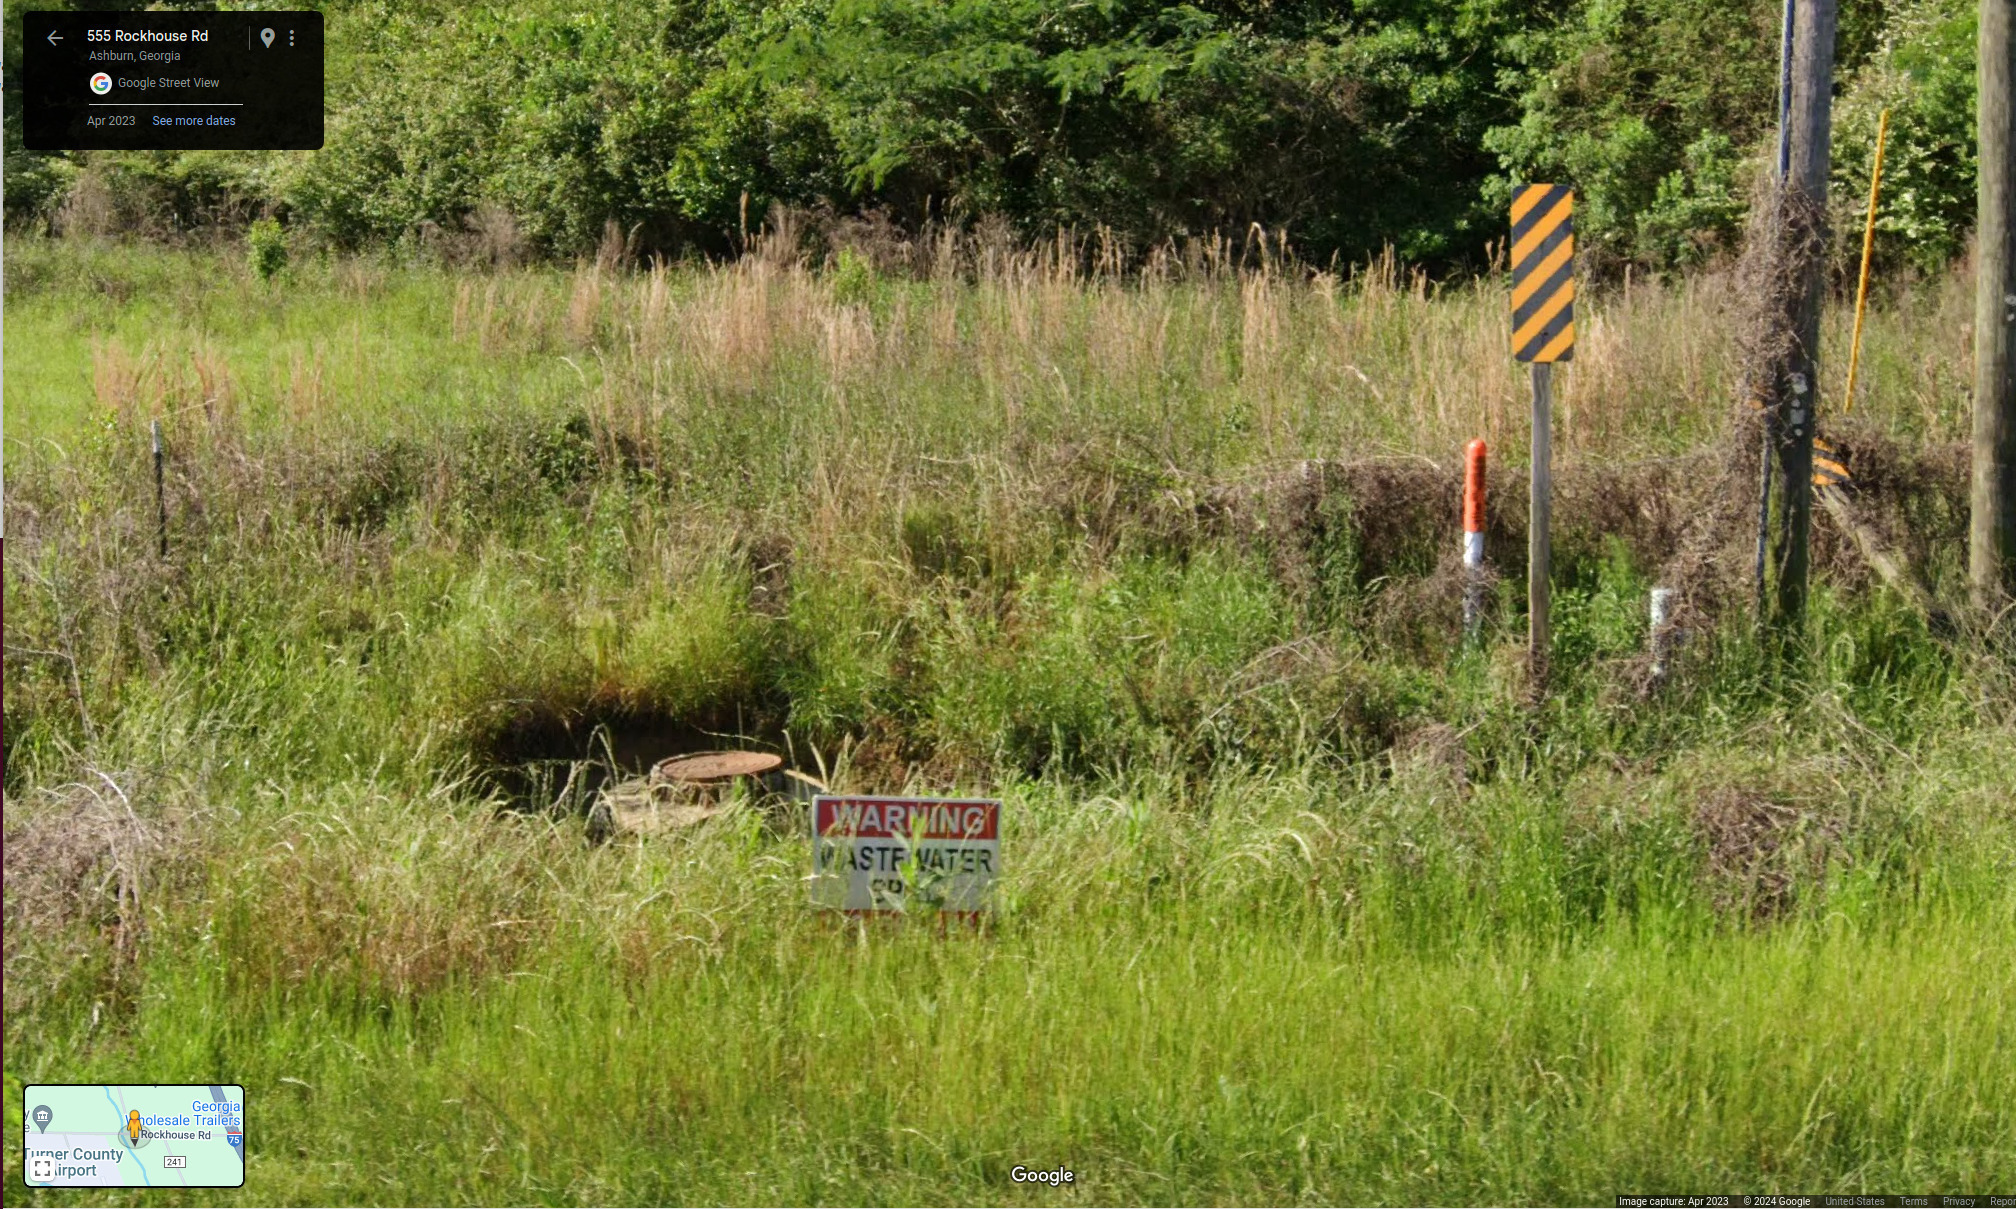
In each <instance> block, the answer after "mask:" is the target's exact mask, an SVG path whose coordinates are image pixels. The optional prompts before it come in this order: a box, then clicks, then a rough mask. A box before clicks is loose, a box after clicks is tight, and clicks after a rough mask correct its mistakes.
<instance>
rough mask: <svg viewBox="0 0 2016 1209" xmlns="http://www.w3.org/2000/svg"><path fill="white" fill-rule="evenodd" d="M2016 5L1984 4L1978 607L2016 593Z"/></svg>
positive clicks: (1971, 546) (1974, 570)
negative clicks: (2015, 33) (2012, 104)
mask: <svg viewBox="0 0 2016 1209" xmlns="http://www.w3.org/2000/svg"><path fill="white" fill-rule="evenodd" d="M2012 8H2016V0H1981V34H1980V39H1981V40H1980V47H1979V50H1980V63H1979V68H1980V74H1979V77H1978V78H1979V88H1980V96H1979V100H1978V102H1977V104H1978V105H1979V117H1980V127H1981V144H1980V184H1979V186H1978V194H1977V197H1978V204H1979V207H1980V210H1979V217H1978V219H1977V226H1976V227H1975V245H1974V491H1973V499H1972V511H1973V515H1972V518H1971V521H1970V525H1969V534H1968V543H1967V544H1968V570H1969V579H1970V580H1971V582H1972V586H1973V596H1974V603H1975V604H1976V605H1977V606H1979V607H1980V608H1982V609H1994V608H1997V607H1999V606H2000V605H2001V603H2002V601H2003V599H2004V598H2006V597H2009V596H2012V595H2016V356H2012V353H2016V350H2012V349H2011V347H2010V346H2011V344H2012V334H2016V150H2012V148H2011V147H2010V140H2011V139H2012V138H2016V129H2012V128H2011V126H2010V119H2009V99H2010V98H2009V89H2010V78H2011V76H2012V75H2016V37H2012V35H2011V31H2010V24H2011V20H2012V13H2011V10H2012Z"/></svg>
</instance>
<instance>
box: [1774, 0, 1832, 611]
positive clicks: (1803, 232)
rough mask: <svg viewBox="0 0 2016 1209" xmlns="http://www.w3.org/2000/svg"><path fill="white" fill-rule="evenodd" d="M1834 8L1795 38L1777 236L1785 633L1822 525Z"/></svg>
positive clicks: (1810, 8) (1810, 14) (1808, 20)
mask: <svg viewBox="0 0 2016 1209" xmlns="http://www.w3.org/2000/svg"><path fill="white" fill-rule="evenodd" d="M1834 24H1835V0H1800V4H1799V6H1798V12H1797V14H1796V15H1795V17H1794V20H1793V31H1792V104H1791V110H1790V114H1789V116H1790V118H1791V163H1790V165H1789V167H1790V171H1789V172H1788V173H1787V175H1786V178H1785V180H1784V181H1783V182H1782V184H1781V186H1780V197H1779V198H1778V214H1777V221H1778V232H1777V238H1778V239H1779V241H1780V243H1779V250H1780V253H1781V256H1782V260H1781V263H1782V264H1783V265H1784V266H1785V268H1786V270H1787V271H1788V272H1790V273H1792V274H1794V279H1793V280H1792V281H1789V282H1786V283H1784V284H1785V286H1787V287H1789V288H1788V290H1787V293H1786V298H1785V301H1786V305H1785V306H1784V307H1783V308H1782V309H1779V310H1778V311H1777V313H1776V315H1775V316H1774V317H1773V318H1774V320H1775V321H1777V322H1779V323H1782V324H1784V325H1786V326H1787V327H1789V329H1790V330H1789V331H1788V332H1786V333H1784V334H1785V335H1786V336H1789V337H1790V339H1789V340H1785V341H1782V342H1781V343H1780V347H1782V348H1783V349H1784V350H1785V355H1784V358H1783V361H1782V363H1781V372H1779V373H1778V374H1777V375H1776V378H1777V381H1776V382H1775V383H1773V384H1772V387H1773V389H1772V396H1773V398H1774V400H1775V403H1774V405H1773V406H1772V408H1771V411H1770V431H1771V434H1772V438H1773V440H1774V441H1775V443H1776V448H1777V451H1778V468H1779V470H1780V471H1781V472H1782V473H1781V474H1780V475H1779V476H1778V477H1779V481H1780V482H1782V483H1783V484H1784V492H1785V495H1784V507H1783V509H1782V510H1781V512H1780V514H1779V515H1780V525H1779V529H1778V536H1777V541H1776V543H1775V544H1776V550H1775V551H1774V558H1773V562H1774V563H1775V564H1776V567H1777V572H1778V593H1777V599H1776V602H1775V607H1774V610H1773V613H1774V616H1775V618H1776V620H1777V621H1778V622H1779V623H1780V624H1797V623H1798V622H1799V621H1800V620H1801V619H1802V618H1803V617H1804V616H1805V613H1806V580H1807V572H1808V569H1809V566H1810V563H1811V558H1810V554H1809V551H1808V549H1807V533H1808V529H1809V527H1810V525H1811V523H1812V517H1813V418H1814V410H1815V408H1816V406H1817V405H1818V403H1819V401H1820V389H1819V383H1820V380H1819V375H1818V374H1817V373H1816V372H1815V367H1816V366H1817V364H1818V362H1819V353H1820V302H1821V296H1822V293H1823V291H1824V288H1825V284H1826V283H1825V280H1824V273H1825V267H1826V266H1825V262H1824V258H1823V256H1822V249H1823V248H1824V247H1825V244H1826V234H1827V171H1828V162H1829V157H1830V156H1829V153H1830V150H1831V148H1830V142H1831V139H1832V134H1833V129H1832V109H1833V88H1834Z"/></svg>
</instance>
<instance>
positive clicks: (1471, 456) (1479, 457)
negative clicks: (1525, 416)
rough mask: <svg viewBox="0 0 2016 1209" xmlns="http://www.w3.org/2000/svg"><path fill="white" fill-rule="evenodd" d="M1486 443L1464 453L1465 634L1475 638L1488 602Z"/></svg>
mask: <svg viewBox="0 0 2016 1209" xmlns="http://www.w3.org/2000/svg"><path fill="white" fill-rule="evenodd" d="M1485 456H1486V455H1485V447H1484V442H1483V440H1482V439H1481V438H1480V439H1478V440H1475V441H1472V442H1470V447H1469V448H1468V449H1466V450H1465V451H1464V454H1463V575H1464V584H1463V632H1464V633H1465V634H1466V635H1469V636H1471V637H1475V636H1476V634H1477V626H1478V623H1479V622H1480V620H1481V619H1482V615H1483V611H1484V608H1483V606H1484V601H1483V592H1482V590H1481V589H1482V585H1481V584H1480V583H1479V582H1478V580H1479V572H1480V571H1482V570H1483V567H1484V461H1485Z"/></svg>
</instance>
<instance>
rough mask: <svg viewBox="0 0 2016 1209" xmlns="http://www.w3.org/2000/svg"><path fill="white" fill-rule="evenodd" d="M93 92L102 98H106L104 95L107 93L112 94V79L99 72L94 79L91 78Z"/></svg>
mask: <svg viewBox="0 0 2016 1209" xmlns="http://www.w3.org/2000/svg"><path fill="white" fill-rule="evenodd" d="M91 91H92V92H95V93H97V94H98V95H99V96H101V97H102V96H104V95H105V94H106V93H108V92H111V91H112V77H111V76H108V75H106V74H105V73H104V72H102V71H101V72H99V73H98V74H97V75H95V76H92V77H91Z"/></svg>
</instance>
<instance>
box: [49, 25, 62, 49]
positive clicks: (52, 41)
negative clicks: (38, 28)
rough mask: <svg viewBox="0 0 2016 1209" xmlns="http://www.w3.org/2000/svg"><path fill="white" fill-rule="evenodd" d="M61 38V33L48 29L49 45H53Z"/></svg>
mask: <svg viewBox="0 0 2016 1209" xmlns="http://www.w3.org/2000/svg"><path fill="white" fill-rule="evenodd" d="M62 40H63V35H62V34H59V33H57V32H56V31H55V30H53V29H52V30H50V31H49V45H51V46H54V45H56V44H57V43H58V42H61V41H62Z"/></svg>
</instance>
